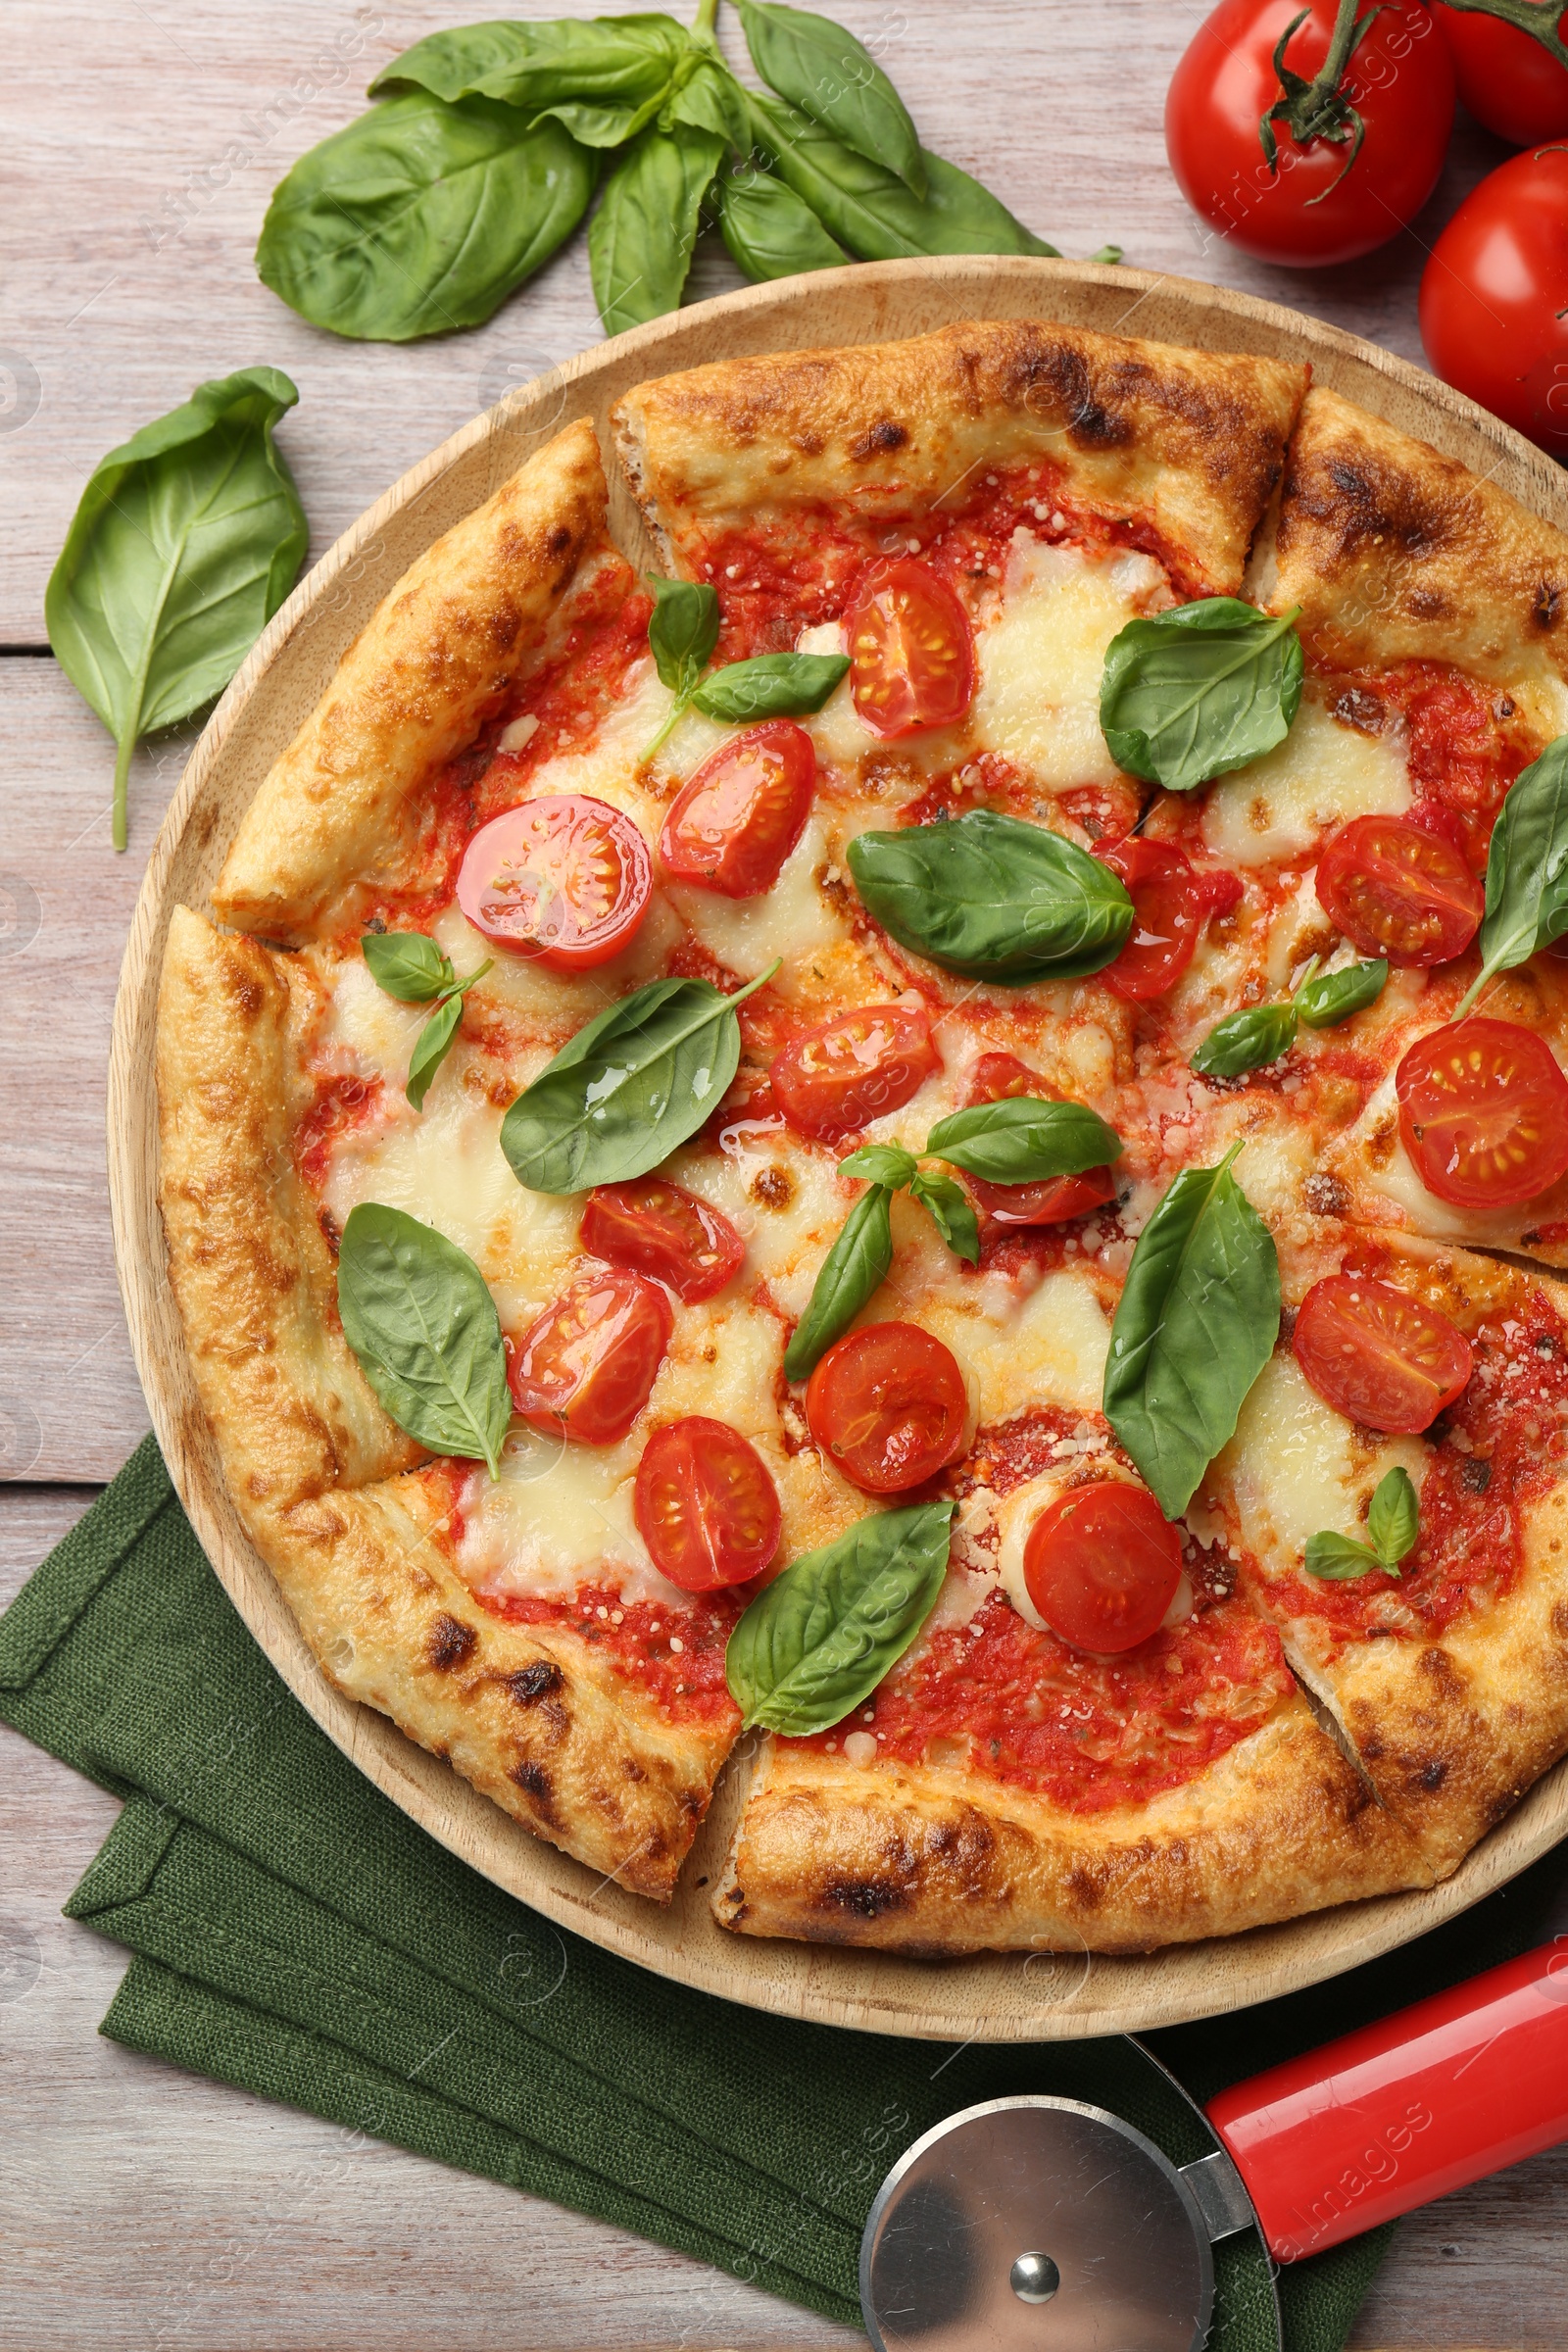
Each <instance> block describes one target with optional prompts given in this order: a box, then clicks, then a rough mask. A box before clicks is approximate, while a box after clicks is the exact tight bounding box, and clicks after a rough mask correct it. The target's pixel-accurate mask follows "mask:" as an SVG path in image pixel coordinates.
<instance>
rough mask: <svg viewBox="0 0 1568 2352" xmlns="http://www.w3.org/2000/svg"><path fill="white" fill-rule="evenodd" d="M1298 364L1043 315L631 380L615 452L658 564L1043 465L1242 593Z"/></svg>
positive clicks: (1196, 569) (914, 504) (940, 497)
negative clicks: (657, 548) (819, 513)
mask: <svg viewBox="0 0 1568 2352" xmlns="http://www.w3.org/2000/svg"><path fill="white" fill-rule="evenodd" d="M1305 383H1306V370H1305V368H1297V367H1287V366H1286V365H1284V364H1283V363H1282V362H1279V361H1275V360H1264V359H1249V358H1244V357H1241V356H1240V355H1237V354H1231V353H1219V352H1202V351H1182V350H1177V349H1175V348H1173V347H1172V346H1171V345H1169V344H1164V343H1142V342H1135V341H1131V340H1127V339H1125V338H1123V337H1120V336H1116V335H1101V334H1094V333H1091V332H1090V331H1089V330H1088V329H1087V328H1083V327H1073V326H1063V325H1059V324H1056V323H1054V322H1053V321H1051V320H1048V319H977V320H972V321H970V322H969V323H967V324H965V325H962V326H950V327H944V328H942V329H941V330H940V331H939V332H937V333H935V334H930V335H918V336H915V337H913V338H911V339H910V340H909V341H907V342H903V343H878V344H871V345H864V346H858V347H855V348H851V349H847V350H841V351H804V352H793V353H772V354H768V355H766V356H762V357H758V358H753V359H738V360H724V361H719V362H718V363H716V364H715V365H713V366H711V367H708V368H693V369H691V370H690V371H689V372H688V373H685V374H681V375H669V376H664V377H662V379H660V380H659V381H658V382H654V383H648V384H641V385H639V386H638V387H637V388H636V389H635V390H633V391H631V392H628V393H627V394H626V395H625V397H624V398H623V399H622V400H620V401H618V402H617V403H616V405H615V407H614V409H613V411H612V422H613V428H614V432H615V441H616V447H617V450H618V452H619V455H620V458H621V461H622V463H623V464H624V466H625V467H626V470H627V472H628V474H629V476H630V478H631V483H632V488H633V490H634V492H635V494H636V496H637V498H638V501H639V503H640V505H641V507H642V510H643V513H644V515H645V516H646V518H647V520H648V523H649V526H650V528H651V529H652V530H653V531H654V533H655V536H656V537H657V538H658V539H659V540H660V542H661V544H662V548H663V550H664V553H665V557H666V560H667V561H669V562H670V563H671V564H678V565H680V566H681V567H683V568H690V565H691V563H692V560H693V558H694V556H695V555H696V553H697V552H698V551H699V550H700V548H701V546H702V544H703V543H704V541H705V540H707V539H708V538H710V537H711V536H712V535H713V534H714V533H716V532H719V531H723V530H727V529H735V530H741V531H759V530H766V528H767V527H768V525H769V523H770V522H773V521H776V520H777V519H778V518H779V517H780V516H781V515H784V514H786V513H787V512H788V511H789V510H791V509H797V510H798V509H802V508H812V507H818V508H838V509H839V510H840V511H841V512H844V513H847V514H848V515H850V516H852V517H853V518H854V521H855V523H856V525H857V526H858V528H861V529H863V530H866V531H868V532H869V531H871V530H873V529H874V528H875V526H876V525H877V523H878V522H879V520H881V519H882V518H884V517H886V516H890V515H909V514H911V513H915V514H918V513H923V512H925V511H927V510H929V509H932V508H940V507H941V506H942V505H943V503H944V502H950V503H951V502H954V501H956V499H958V498H959V497H960V496H961V494H962V485H963V484H965V483H966V482H967V481H968V480H969V477H970V476H971V475H973V474H974V472H975V471H976V469H977V468H979V467H982V466H1014V465H1019V464H1026V463H1029V462H1030V461H1044V462H1048V463H1049V464H1050V465H1052V466H1054V467H1056V468H1059V476H1060V481H1061V486H1062V490H1063V492H1064V494H1065V495H1066V496H1067V497H1068V498H1070V499H1072V500H1074V501H1077V502H1081V503H1082V504H1083V505H1084V506H1086V507H1089V508H1092V509H1093V510H1094V511H1095V512H1096V513H1097V514H1100V515H1108V516H1111V517H1114V518H1116V519H1119V520H1123V521H1126V522H1129V523H1134V524H1143V525H1146V526H1148V527H1150V528H1152V530H1153V531H1154V532H1155V533H1156V534H1157V535H1158V538H1159V540H1160V542H1161V543H1162V546H1163V548H1164V550H1165V551H1166V552H1168V553H1169V554H1170V556H1171V557H1172V558H1173V560H1174V564H1175V566H1176V568H1177V569H1178V571H1179V572H1180V573H1181V574H1182V575H1183V584H1184V585H1185V586H1186V587H1187V588H1188V589H1189V590H1190V592H1191V593H1193V594H1201V593H1204V592H1213V591H1221V590H1223V591H1226V592H1229V593H1235V592H1236V591H1237V590H1238V589H1239V588H1240V586H1241V582H1242V576H1243V572H1244V570H1245V567H1246V564H1247V559H1248V551H1249V549H1250V545H1251V541H1252V535H1253V533H1254V531H1255V530H1256V528H1257V525H1258V521H1259V518H1260V517H1261V515H1262V514H1263V512H1264V509H1265V508H1266V506H1267V504H1268V500H1269V496H1270V493H1271V492H1272V490H1273V488H1274V485H1275V482H1276V480H1277V479H1278V477H1279V473H1280V468H1281V464H1282V460H1283V455H1284V449H1285V443H1286V438H1287V436H1288V434H1289V432H1290V430H1291V426H1292V423H1293V421H1294V419H1295V417H1296V412H1297V409H1298V407H1299V403H1300V400H1301V396H1302V393H1303V391H1304V389H1305Z"/></svg>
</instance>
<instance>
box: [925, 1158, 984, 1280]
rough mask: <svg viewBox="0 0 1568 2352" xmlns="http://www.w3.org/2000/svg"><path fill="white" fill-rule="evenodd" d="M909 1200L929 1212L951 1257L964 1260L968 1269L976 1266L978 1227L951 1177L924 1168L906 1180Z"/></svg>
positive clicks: (978, 1252)
mask: <svg viewBox="0 0 1568 2352" xmlns="http://www.w3.org/2000/svg"><path fill="white" fill-rule="evenodd" d="M909 1198H910V1200H911V1201H919V1203H920V1205H921V1207H922V1208H924V1209H927V1210H928V1211H929V1212H930V1215H931V1219H932V1222H933V1223H934V1224H935V1226H936V1229H937V1231H938V1233H940V1234H941V1236H942V1239H943V1240H944V1241H945V1242H946V1243H947V1245H948V1248H949V1249H950V1250H952V1251H953V1253H954V1255H955V1257H961V1258H966V1259H967V1260H968V1262H969V1264H970V1265H971V1266H977V1265H978V1264H979V1263H980V1227H979V1225H978V1224H977V1223H976V1221H975V1213H974V1210H973V1208H972V1207H971V1206H970V1203H969V1196H968V1194H967V1193H966V1192H965V1191H964V1189H963V1187H962V1185H961V1184H956V1183H955V1182H954V1180H953V1178H952V1177H951V1176H938V1175H936V1174H934V1173H933V1172H932V1171H931V1170H930V1169H928V1168H921V1169H920V1170H919V1171H918V1173H917V1174H915V1175H913V1176H911V1177H910V1179H909Z"/></svg>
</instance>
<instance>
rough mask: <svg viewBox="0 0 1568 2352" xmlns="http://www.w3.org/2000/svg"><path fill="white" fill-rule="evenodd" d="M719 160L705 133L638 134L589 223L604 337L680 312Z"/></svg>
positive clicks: (718, 144) (718, 143) (719, 151)
mask: <svg viewBox="0 0 1568 2352" xmlns="http://www.w3.org/2000/svg"><path fill="white" fill-rule="evenodd" d="M723 158H724V145H723V141H722V140H721V139H717V138H715V137H714V136H713V134H712V132H711V131H707V130H693V129H690V128H688V127H686V126H685V125H683V126H682V127H681V129H680V131H679V132H678V133H677V132H674V131H667V130H658V129H649V130H645V131H642V132H640V133H639V135H638V137H637V140H636V142H635V144H634V145H632V146H631V147H629V148H628V149H627V150H626V154H625V158H624V160H623V161H622V162H621V163H620V164H618V165H617V166H616V168H615V172H614V176H613V178H612V179H611V180H610V182H609V184H608V186H607V187H606V189H605V194H604V201H603V202H602V203H601V205H600V207H599V210H598V211H597V212H596V213H595V215H594V217H593V220H592V221H590V222H589V224H588V269H589V273H590V275H591V276H592V278H593V287H594V300H595V302H597V304H598V305H599V316H600V319H601V320H602V321H603V324H604V329H605V332H606V334H607V335H618V334H620V333H621V332H622V331H623V329H624V328H626V327H628V326H642V325H643V324H644V323H645V322H646V321H647V320H648V319H659V318H662V316H663V314H664V313H665V312H666V311H674V310H678V309H679V308H680V298H681V291H682V289H683V287H684V286H685V283H686V278H687V274H688V272H689V270H690V269H691V266H692V248H693V246H694V245H695V244H696V242H697V231H698V227H699V225H700V220H701V214H702V209H703V199H704V197H705V196H706V195H707V194H708V191H709V189H710V188H711V186H712V184H713V174H714V172H716V171H717V170H718V167H719V165H720V164H721V163H722V161H723Z"/></svg>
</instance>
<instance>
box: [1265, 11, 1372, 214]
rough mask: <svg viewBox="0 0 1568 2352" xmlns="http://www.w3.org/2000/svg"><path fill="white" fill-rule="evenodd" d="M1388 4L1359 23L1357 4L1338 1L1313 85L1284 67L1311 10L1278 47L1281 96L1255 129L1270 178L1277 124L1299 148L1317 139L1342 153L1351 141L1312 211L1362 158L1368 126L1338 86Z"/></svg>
mask: <svg viewBox="0 0 1568 2352" xmlns="http://www.w3.org/2000/svg"><path fill="white" fill-rule="evenodd" d="M1389 4H1390V0H1377V6H1376V7H1374V8H1369V9H1368V10H1367V12H1366V14H1365V16H1363V17H1358V16H1357V15H1356V13H1355V11H1356V7H1357V5H1358V0H1339V10H1338V13H1337V15H1336V16H1335V19H1334V31H1333V34H1332V36H1331V38H1330V41H1329V49H1328V55H1327V57H1325V58H1324V60H1323V63H1322V65H1321V66H1320V67H1319V68H1318V70H1317V72H1316V73H1315V74H1314V75H1313V76H1312V79H1311V80H1310V81H1308V80H1306V79H1305V77H1304V76H1303V75H1301V74H1299V73H1296V72H1295V71H1294V69H1293V68H1292V67H1290V66H1288V65H1287V64H1286V62H1285V52H1286V50H1287V49H1288V48H1289V47H1290V45H1291V43H1292V41H1293V40H1294V39H1295V38H1296V35H1297V34H1298V33H1299V31H1300V29H1301V26H1302V25H1304V24H1305V23H1306V20H1307V18H1308V17H1309V16H1310V15H1311V13H1312V12H1311V10H1310V9H1309V8H1303V9H1302V10H1301V12H1300V14H1299V16H1296V17H1293V18H1292V19H1291V22H1290V23H1289V25H1286V27H1285V30H1284V31H1283V32H1282V33H1281V34H1280V37H1279V39H1278V40H1277V41H1276V42H1275V44H1274V71H1275V73H1277V74H1278V75H1279V82H1280V94H1279V96H1278V97H1277V98H1276V99H1275V101H1274V103H1273V105H1272V106H1271V107H1270V108H1269V110H1268V112H1267V114H1265V115H1263V116H1262V117H1261V118H1260V119H1259V122H1258V125H1257V135H1258V139H1259V142H1260V143H1261V145H1262V149H1263V156H1264V160H1265V161H1266V163H1267V165H1268V168H1269V170H1270V172H1274V173H1275V174H1276V176H1277V175H1278V172H1279V142H1278V140H1277V139H1276V137H1275V135H1274V125H1275V123H1284V124H1285V127H1286V128H1287V130H1288V131H1289V132H1290V134H1291V136H1292V138H1293V139H1294V140H1295V142H1296V144H1297V146H1298V147H1306V146H1309V145H1310V144H1311V142H1312V141H1313V140H1314V139H1324V140H1326V141H1327V142H1328V143H1329V144H1330V145H1331V146H1335V147H1343V146H1344V145H1345V144H1346V143H1347V141H1348V143H1349V149H1350V152H1349V154H1348V156H1347V157H1346V159H1345V164H1344V168H1343V170H1341V171H1339V172H1336V173H1335V175H1334V177H1333V179H1332V180H1330V182H1329V184H1328V186H1327V187H1326V188H1322V189H1320V190H1319V191H1318V193H1317V195H1315V196H1309V197H1308V198H1307V200H1306V201H1307V203H1308V204H1309V205H1313V204H1321V203H1322V202H1323V200H1324V198H1325V197H1327V196H1332V195H1333V193H1334V191H1335V189H1336V188H1337V187H1338V186H1339V184H1340V182H1341V180H1342V179H1344V177H1345V175H1346V173H1347V172H1348V171H1349V170H1350V168H1351V166H1352V165H1353V164H1354V162H1355V159H1356V157H1357V156H1358V155H1359V154H1360V152H1361V141H1362V140H1363V139H1364V138H1365V137H1366V124H1365V123H1364V122H1363V121H1362V119H1361V116H1360V114H1359V113H1358V111H1357V110H1356V108H1355V106H1354V105H1353V103H1352V102H1351V100H1350V99H1349V98H1348V96H1347V95H1346V93H1345V91H1344V90H1342V89H1341V87H1340V84H1341V82H1342V81H1343V80H1344V78H1345V72H1346V68H1347V67H1348V65H1349V62H1350V60H1351V58H1352V57H1353V56H1354V55H1355V53H1356V51H1357V49H1359V48H1360V46H1361V43H1362V42H1363V41H1364V40H1365V39H1366V36H1367V34H1368V33H1369V32H1370V31H1371V29H1372V25H1373V22H1374V20H1375V19H1376V18H1378V17H1380V16H1381V15H1382V14H1383V11H1384V9H1385V8H1386V7H1388V6H1389Z"/></svg>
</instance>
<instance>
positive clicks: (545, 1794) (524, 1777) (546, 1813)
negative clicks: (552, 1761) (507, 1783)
mask: <svg viewBox="0 0 1568 2352" xmlns="http://www.w3.org/2000/svg"><path fill="white" fill-rule="evenodd" d="M510 1777H511V1778H512V1779H513V1780H514V1781H515V1783H516V1784H517V1787H518V1788H519V1789H521V1790H522V1792H523V1794H524V1796H531V1797H532V1799H533V1801H534V1803H535V1804H536V1805H537V1806H538V1808H539V1811H540V1814H541V1816H542V1817H543V1819H544V1820H546V1821H548V1822H554V1820H555V1817H556V1792H555V1790H554V1789H553V1788H552V1787H551V1785H550V1775H549V1773H548V1772H546V1770H545V1768H544V1766H543V1765H542V1764H530V1763H528V1762H527V1761H526V1760H525V1761H524V1762H522V1763H520V1764H514V1766H513V1767H512V1773H511V1776H510Z"/></svg>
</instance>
